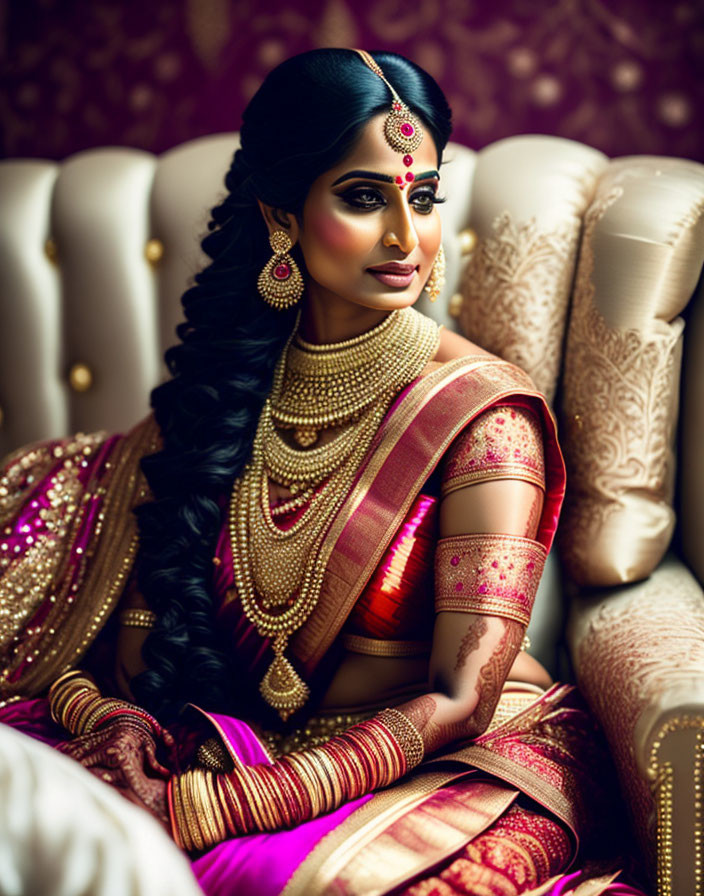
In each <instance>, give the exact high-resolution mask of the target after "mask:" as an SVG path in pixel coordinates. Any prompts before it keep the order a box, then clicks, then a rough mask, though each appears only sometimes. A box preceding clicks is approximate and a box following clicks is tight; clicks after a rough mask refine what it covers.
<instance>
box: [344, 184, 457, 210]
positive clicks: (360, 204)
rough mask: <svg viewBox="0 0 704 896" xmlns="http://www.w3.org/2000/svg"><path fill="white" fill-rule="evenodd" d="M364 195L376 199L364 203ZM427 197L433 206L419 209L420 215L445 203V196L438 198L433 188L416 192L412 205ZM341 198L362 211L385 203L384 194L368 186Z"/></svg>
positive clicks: (349, 192) (352, 190)
mask: <svg viewBox="0 0 704 896" xmlns="http://www.w3.org/2000/svg"><path fill="white" fill-rule="evenodd" d="M364 194H367V195H370V194H371V195H373V196H375V197H376V199H375V200H373V201H372V202H364V201H362V200H361V199H360V197H361V196H362V195H364ZM420 196H422V197H424V198H425V197H427V198H428V199H430V200H431V205H430V206H426V207H425V208H423V209H420V208H417V207H416V211H418V212H420V214H425V215H429V214H430V212H431V211H432V206H433V205H439V204H440V203H441V202H444V201H445V197H444V196H438V195H437V193H436V192H435V191H434V190H433V189H432V187H421V188H420V189H417V190H415V191H414V192H413V193H412V194H411V200H410V201H411V204H413V201H414V200H415V199H416V197H420ZM341 197H342V199H343V201H344V202H346V203H347V205H350V206H352V208H356V209H360V210H362V211H369V210H372V209H376V208H379V207H380V206H381V205H383V204H384V203H385V199H384V197H383V195H382V193H381V192H380V191H379V190H377V189H376V188H375V187H366V186H357V187H353V188H352V189H351V190H348V191H347V192H346V193H342V194H341Z"/></svg>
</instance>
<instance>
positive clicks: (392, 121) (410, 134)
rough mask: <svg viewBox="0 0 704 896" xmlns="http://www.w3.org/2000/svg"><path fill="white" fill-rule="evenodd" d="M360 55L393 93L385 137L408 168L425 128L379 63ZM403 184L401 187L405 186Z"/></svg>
mask: <svg viewBox="0 0 704 896" xmlns="http://www.w3.org/2000/svg"><path fill="white" fill-rule="evenodd" d="M355 53H358V54H359V56H360V58H361V59H362V61H363V62H364V64H365V65H366V66H367V68H369V69H371V70H372V71H373V72H374V74H375V75H376V76H377V77H379V78H381V80H382V81H383V82H384V84H386V86H387V87H388V88H389V91H390V92H391V111H390V112H389V114H388V115H387V116H386V120H385V122H384V137H385V138H386V142H387V143H388V144H389V146H390V147H391V148H392V149H393V150H395V151H396V152H402V153H404V154H405V155H404V159H403V163H404V165H406V167H409V166H410V165H412V164H413V156H412V155H411V153H412V152H415V150H416V149H418V147H419V146H420V144H421V143H422V141H423V126H422V125H421V123H420V120H419V119H418V117H417V116H416V115H414V114H413V113H412V112H411V110H410V109H409V108H408V106H407V105H406V104H405V103H404V102H403V100H402V99H401V97H400V96H399V95H398V93H397V91H396V89H395V88H394V87H393V86H392V85H391V84H390V83H389V82H388V80H387V79H386V76H385V75H384V72H383V70H382V68H381V66H380V65H379V63H378V62H377V61H376V60H375V59H374V57H373V56H372V55H371V54H370V53H368V52H367V51H366V50H355ZM401 181H402V183H401V184H399V186H402V185H403V186H405V184H403V178H401Z"/></svg>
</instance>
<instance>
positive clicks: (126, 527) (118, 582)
mask: <svg viewBox="0 0 704 896" xmlns="http://www.w3.org/2000/svg"><path fill="white" fill-rule="evenodd" d="M158 438H159V433H158V427H157V424H156V421H155V420H154V418H153V417H152V416H151V415H150V416H149V417H147V418H146V419H145V420H143V421H142V422H141V423H139V424H138V425H137V426H136V427H135V428H134V429H132V430H131V431H130V432H129V433H128V434H127V435H126V436H124V437H123V438H122V439H121V440H120V441H119V443H118V444H116V445H115V446H114V448H113V449H112V451H111V452H110V455H109V457H108V458H107V459H106V473H105V475H104V476H103V477H101V479H100V480H98V481H96V482H95V483H89V484H88V486H87V487H86V490H85V492H84V499H85V496H86V495H90V494H91V489H93V490H94V491H93V493H94V494H100V495H102V498H103V500H102V502H101V506H100V511H99V512H100V514H101V515H102V520H103V523H102V528H101V531H100V532H99V534H95V533H94V534H93V535H92V537H91V540H90V542H89V543H88V545H87V547H86V549H85V551H84V554H83V556H84V558H85V565H84V566H83V568H82V570H81V576H82V581H81V582H80V583H79V587H78V588H77V589H76V590H75V592H73V593H72V594H71V597H72V600H71V604H72V611H71V612H70V613H67V614H66V615H65V617H64V619H63V620H62V621H61V624H60V625H59V626H57V627H55V628H49V627H47V628H46V629H43V630H42V633H41V634H39V633H37V635H35V637H34V638H32V637H30V638H28V639H26V640H25V642H24V643H23V645H22V648H23V649H22V650H21V651H19V652H18V653H17V654H16V656H15V660H14V662H13V667H14V668H18V667H20V666H21V665H22V663H23V662H24V658H25V657H26V656H27V655H30V654H36V651H37V648H38V647H39V649H40V651H41V653H40V656H39V657H38V658H37V660H36V661H35V662H34V663H32V665H31V667H27V669H26V671H25V672H23V674H22V675H21V677H20V678H19V679H18V681H16V682H13V683H9V682H8V683H6V684H5V686H4V687H3V697H10V698H13V697H20V698H23V697H32V696H35V695H36V694H39V693H41V692H42V691H43V690H45V689H46V688H47V687H48V686H49V685H50V684H51V682H52V681H53V680H54V679H56V678H57V677H58V676H59V675H60V674H61V673H62V672H64V671H66V670H68V669H70V668H72V666H73V665H75V663H76V662H78V660H79V659H80V658H81V657H82V656H83V655H84V654H85V652H86V651H87V650H88V648H89V647H90V646H91V644H92V643H93V641H94V640H95V638H96V637H97V635H98V634H99V632H100V631H101V629H102V628H103V626H104V625H105V623H106V622H107V619H108V617H109V616H110V614H111V613H112V611H113V610H114V609H115V607H116V606H117V603H118V602H119V599H120V596H121V594H122V590H123V589H124V587H125V585H126V583H127V580H128V577H129V575H130V573H131V570H132V565H133V563H134V558H135V555H136V553H137V546H138V534H137V520H136V518H135V516H134V514H133V513H132V512H131V511H132V509H133V508H134V507H135V506H136V505H137V504H138V503H139V502H140V500H144V499H145V498H146V495H147V494H148V492H147V485H146V480H145V479H144V476H143V474H142V472H141V469H140V466H139V461H140V459H141V458H142V457H143V456H144V455H145V454H149V453H152V452H153V451H155V450H157V446H158ZM98 450H99V449H98ZM79 524H80V514H78V515H77V518H76V519H75V520H74V521H73V525H72V530H71V532H69V533H68V534H67V536H66V545H65V554H64V564H65V563H67V562H68V559H69V557H70V555H71V551H72V544H73V536H74V535H75V533H76V530H77V528H78V525H79ZM56 578H57V579H58V580H60V579H61V578H62V577H61V575H59V576H57V577H56ZM66 588H68V584H66ZM64 590H65V589H64ZM51 596H52V597H54V598H55V599H54V601H52V603H54V604H55V605H56V606H57V607H61V606H62V604H63V603H64V601H67V600H68V596H69V595H68V594H67V593H66V594H64V593H63V592H58V591H57V592H56V594H54V595H51ZM47 599H50V597H49V596H48V597H47ZM37 639H41V640H39V641H38V640H37ZM42 642H44V643H42Z"/></svg>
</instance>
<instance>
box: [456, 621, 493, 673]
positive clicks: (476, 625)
mask: <svg viewBox="0 0 704 896" xmlns="http://www.w3.org/2000/svg"><path fill="white" fill-rule="evenodd" d="M488 631H489V623H488V622H487V621H486V619H485V618H484V617H483V616H478V617H477V618H476V619H474V620H473V621H472V622H471V623H470V625H469V628H468V629H467V632H466V634H465V636H464V638H462V641H461V643H460V646H459V650H458V651H457V660H456V662H455V668H454V671H455V672H459V671H460V669H461V668H462V667H463V666H464V664H465V663H466V661H467V657H468V656H469V655H470V653H474V651H475V650H478V649H479V644H480V641H481V639H482V637H483V636H484V635H485V634H486V633H487V632H488Z"/></svg>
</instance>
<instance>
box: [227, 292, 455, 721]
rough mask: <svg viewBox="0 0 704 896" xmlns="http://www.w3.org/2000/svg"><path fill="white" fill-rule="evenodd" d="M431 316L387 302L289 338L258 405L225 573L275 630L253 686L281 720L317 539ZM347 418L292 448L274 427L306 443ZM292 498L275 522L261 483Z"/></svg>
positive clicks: (316, 578)
mask: <svg viewBox="0 0 704 896" xmlns="http://www.w3.org/2000/svg"><path fill="white" fill-rule="evenodd" d="M438 341H439V329H438V326H437V324H435V323H434V322H433V321H431V320H430V319H429V318H426V317H424V316H423V315H421V314H419V313H418V312H417V311H414V310H413V309H412V308H405V309H401V310H398V311H393V312H392V313H391V314H390V315H389V316H388V317H386V318H385V319H384V321H383V322H382V323H381V324H379V326H377V327H375V328H374V329H373V330H370V331H369V332H367V333H364V334H362V335H361V336H358V337H356V338H354V339H348V340H346V341H345V342H339V343H333V344H331V345H312V344H310V343H307V342H305V341H304V340H303V339H301V338H300V337H298V336H295V335H294V337H292V338H291V340H289V343H288V344H287V346H286V348H285V349H284V351H283V353H282V355H281V358H280V359H279V362H278V364H277V367H276V370H275V373H274V381H273V385H272V390H271V394H270V395H269V397H268V398H267V400H266V402H265V403H264V407H263V409H262V413H261V416H260V418H259V424H258V426H257V432H256V435H255V437H254V443H253V446H252V457H251V460H250V462H249V464H248V465H247V466H246V468H245V470H244V471H243V473H242V476H241V477H240V478H239V479H238V480H237V481H236V483H235V485H234V488H233V491H232V498H231V501H230V539H231V543H232V555H233V567H234V578H235V585H236V587H237V591H238V593H239V596H240V599H241V601H242V607H243V609H244V613H245V615H246V617H247V619H248V620H249V621H250V622H251V623H252V624H253V625H254V626H255V627H256V629H257V631H258V632H259V634H260V635H262V637H267V638H271V639H272V648H273V651H274V660H273V662H272V663H271V665H270V666H269V669H268V670H267V672H266V674H265V676H264V678H263V680H262V682H261V684H260V691H261V694H262V696H263V697H264V700H265V701H266V702H267V703H268V704H269V705H270V706H272V707H274V708H275V709H276V710H277V711H278V713H279V715H280V716H281V718H282V719H284V720H285V719H287V718H288V717H289V716H290V715H291V714H292V713H293V712H295V711H296V710H297V709H299V708H300V707H301V706H303V705H304V704H305V702H306V700H307V699H308V697H309V694H310V692H309V689H308V686H307V685H306V683H305V682H304V681H303V680H302V679H301V677H300V676H299V675H298V673H297V672H296V670H295V669H294V668H293V666H292V665H291V663H290V662H289V660H288V659H286V657H285V656H284V651H285V650H286V646H287V643H288V640H289V638H290V637H291V635H292V634H293V633H294V632H295V631H296V630H297V629H299V628H300V627H301V626H302V625H303V623H304V622H305V621H306V619H307V618H308V616H309V615H310V614H311V612H312V611H313V609H314V607H315V605H316V604H317V602H318V598H319V597H320V591H321V588H322V583H323V576H324V573H325V566H326V562H327V557H326V556H324V554H323V551H322V547H323V542H324V539H325V535H326V533H327V531H328V529H329V526H330V524H331V523H332V520H333V519H334V517H335V514H336V513H337V511H338V510H339V509H340V507H341V505H342V503H343V502H344V500H345V498H346V496H347V495H348V493H349V491H350V489H351V487H352V483H353V481H354V479H355V476H356V475H357V471H358V470H359V467H360V465H361V463H362V461H363V459H364V457H365V455H366V454H367V452H368V451H369V448H370V446H371V443H372V440H373V438H374V436H375V434H376V433H377V431H378V429H379V426H380V425H381V422H382V420H383V418H384V416H385V414H386V413H387V411H388V409H389V407H390V405H391V402H392V401H393V399H394V398H395V396H396V395H397V394H398V393H399V392H400V390H401V389H403V388H404V387H405V386H407V385H408V383H410V382H411V381H412V380H413V379H415V378H416V377H417V376H418V375H419V374H420V372H421V371H422V370H423V368H424V367H425V365H426V364H427V363H428V361H430V360H431V359H432V358H433V357H434V355H435V353H436V351H437V347H438ZM341 426H345V428H344V429H342V430H341V432H340V433H339V434H338V435H337V436H335V438H334V439H332V440H331V441H329V442H327V443H325V444H322V445H319V446H316V447H310V448H308V449H307V450H305V449H303V448H294V447H292V446H291V445H290V444H288V443H287V442H286V441H285V440H284V437H283V435H282V433H285V432H286V431H287V430H288V431H290V430H293V431H294V433H293V436H294V440H295V441H296V443H297V444H299V445H302V446H313V445H315V444H316V442H317V441H318V437H319V434H320V432H321V431H322V430H324V429H328V428H334V427H341ZM270 480H272V481H273V482H276V483H279V484H280V485H282V486H284V487H286V488H288V489H289V490H290V492H291V494H292V495H293V496H294V497H293V498H292V499H290V500H289V501H288V502H286V503H285V505H284V509H285V510H293V509H297V510H298V511H299V515H298V517H297V519H296V521H295V522H294V523H293V525H291V526H290V527H289V528H287V529H281V528H279V527H278V526H277V525H276V523H275V522H274V515H275V514H276V510H280V509H281V508H275V510H274V512H272V510H271V509H270V504H269V481H270Z"/></svg>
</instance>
